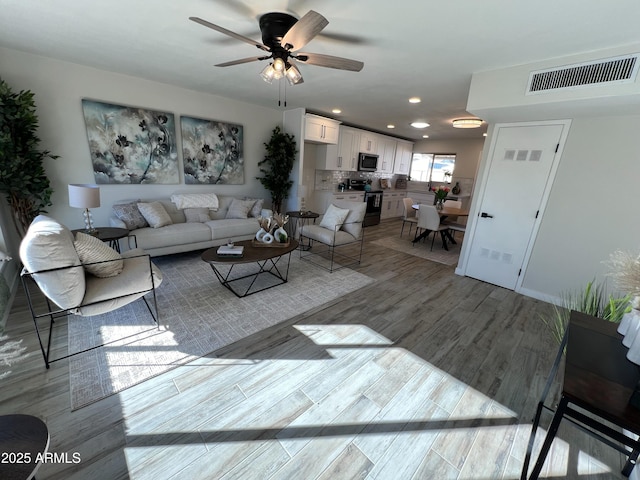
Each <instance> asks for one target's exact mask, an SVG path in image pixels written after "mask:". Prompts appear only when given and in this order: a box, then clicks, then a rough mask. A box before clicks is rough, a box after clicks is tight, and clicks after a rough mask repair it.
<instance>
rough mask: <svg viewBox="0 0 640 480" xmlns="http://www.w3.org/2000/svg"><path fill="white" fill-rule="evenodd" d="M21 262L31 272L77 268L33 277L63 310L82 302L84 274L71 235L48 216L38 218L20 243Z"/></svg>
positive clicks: (65, 228) (41, 288)
mask: <svg viewBox="0 0 640 480" xmlns="http://www.w3.org/2000/svg"><path fill="white" fill-rule="evenodd" d="M20 260H21V261H22V264H23V265H24V267H25V269H26V270H27V271H28V272H37V271H40V270H49V269H55V268H61V267H68V266H74V265H78V267H75V268H65V269H62V270H56V271H52V272H47V273H39V274H36V275H33V278H34V280H35V281H36V283H37V284H38V286H39V287H40V290H42V292H43V293H44V294H45V295H46V296H47V297H49V298H50V299H51V300H52V301H53V302H54V303H55V304H56V305H58V306H59V307H61V308H72V307H75V306H77V305H79V304H80V302H82V298H83V297H84V293H85V273H84V269H83V268H82V266H80V258H79V257H78V253H77V252H76V249H75V248H74V247H73V234H72V233H71V231H70V230H69V229H68V228H67V227H65V226H64V225H62V224H61V223H59V222H57V221H56V220H54V219H53V218H50V217H47V216H46V215H38V216H37V217H36V218H35V219H34V221H33V222H32V223H31V225H30V226H29V229H28V230H27V233H26V235H25V237H24V239H23V240H22V243H20Z"/></svg>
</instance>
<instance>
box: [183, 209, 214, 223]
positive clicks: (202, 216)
mask: <svg viewBox="0 0 640 480" xmlns="http://www.w3.org/2000/svg"><path fill="white" fill-rule="evenodd" d="M184 218H186V219H187V223H204V222H208V221H209V220H211V217H210V216H209V209H208V208H185V209H184Z"/></svg>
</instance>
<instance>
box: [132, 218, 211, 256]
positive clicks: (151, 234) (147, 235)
mask: <svg viewBox="0 0 640 480" xmlns="http://www.w3.org/2000/svg"><path fill="white" fill-rule="evenodd" d="M134 234H135V236H136V242H137V245H138V247H140V248H142V249H145V250H146V249H152V248H163V247H171V246H174V245H184V244H189V243H197V242H208V241H210V240H211V229H210V228H209V227H208V226H207V224H206V223H174V224H172V225H167V226H165V227H162V228H140V229H138V230H136V231H135V233H134Z"/></svg>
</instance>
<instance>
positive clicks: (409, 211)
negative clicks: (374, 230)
mask: <svg viewBox="0 0 640 480" xmlns="http://www.w3.org/2000/svg"><path fill="white" fill-rule="evenodd" d="M402 204H403V207H404V213H403V215H402V229H401V230H400V236H401V237H402V233H403V232H404V225H405V223H408V224H409V235H411V226H412V225H416V228H418V227H417V225H418V216H417V215H416V211H415V210H414V209H413V198H411V197H405V198H403V199H402Z"/></svg>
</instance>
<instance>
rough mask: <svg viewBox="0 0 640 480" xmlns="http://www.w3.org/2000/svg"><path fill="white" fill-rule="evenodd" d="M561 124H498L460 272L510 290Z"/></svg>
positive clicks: (550, 164) (548, 169)
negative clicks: (469, 242)
mask: <svg viewBox="0 0 640 480" xmlns="http://www.w3.org/2000/svg"><path fill="white" fill-rule="evenodd" d="M563 128H564V126H563V125H558V124H553V125H532V126H513V127H507V126H505V127H500V128H499V129H498V132H497V136H496V141H495V147H494V149H493V152H492V156H491V158H490V160H489V161H490V164H489V173H488V176H487V180H486V184H485V188H484V190H483V192H484V193H483V196H482V199H481V205H480V209H479V211H478V213H479V217H478V218H477V219H476V222H475V224H476V225H475V229H474V234H473V238H472V245H471V247H470V253H469V256H468V262H467V266H466V272H465V274H466V275H468V276H470V277H474V278H477V279H479V280H483V281H486V282H489V283H492V284H495V285H499V286H502V287H505V288H509V289H512V290H513V289H515V287H516V283H517V281H518V275H519V272H520V269H521V268H522V265H523V262H524V259H525V255H526V253H527V250H528V248H529V242H530V241H531V240H532V234H533V231H534V226H535V224H536V221H537V219H536V216H537V214H538V211H539V209H540V205H541V202H542V198H543V195H544V192H545V188H546V186H547V182H548V181H549V178H550V177H549V176H550V173H551V171H552V167H553V165H554V162H555V157H556V151H557V148H558V145H559V142H560V138H561V135H562V131H563Z"/></svg>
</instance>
